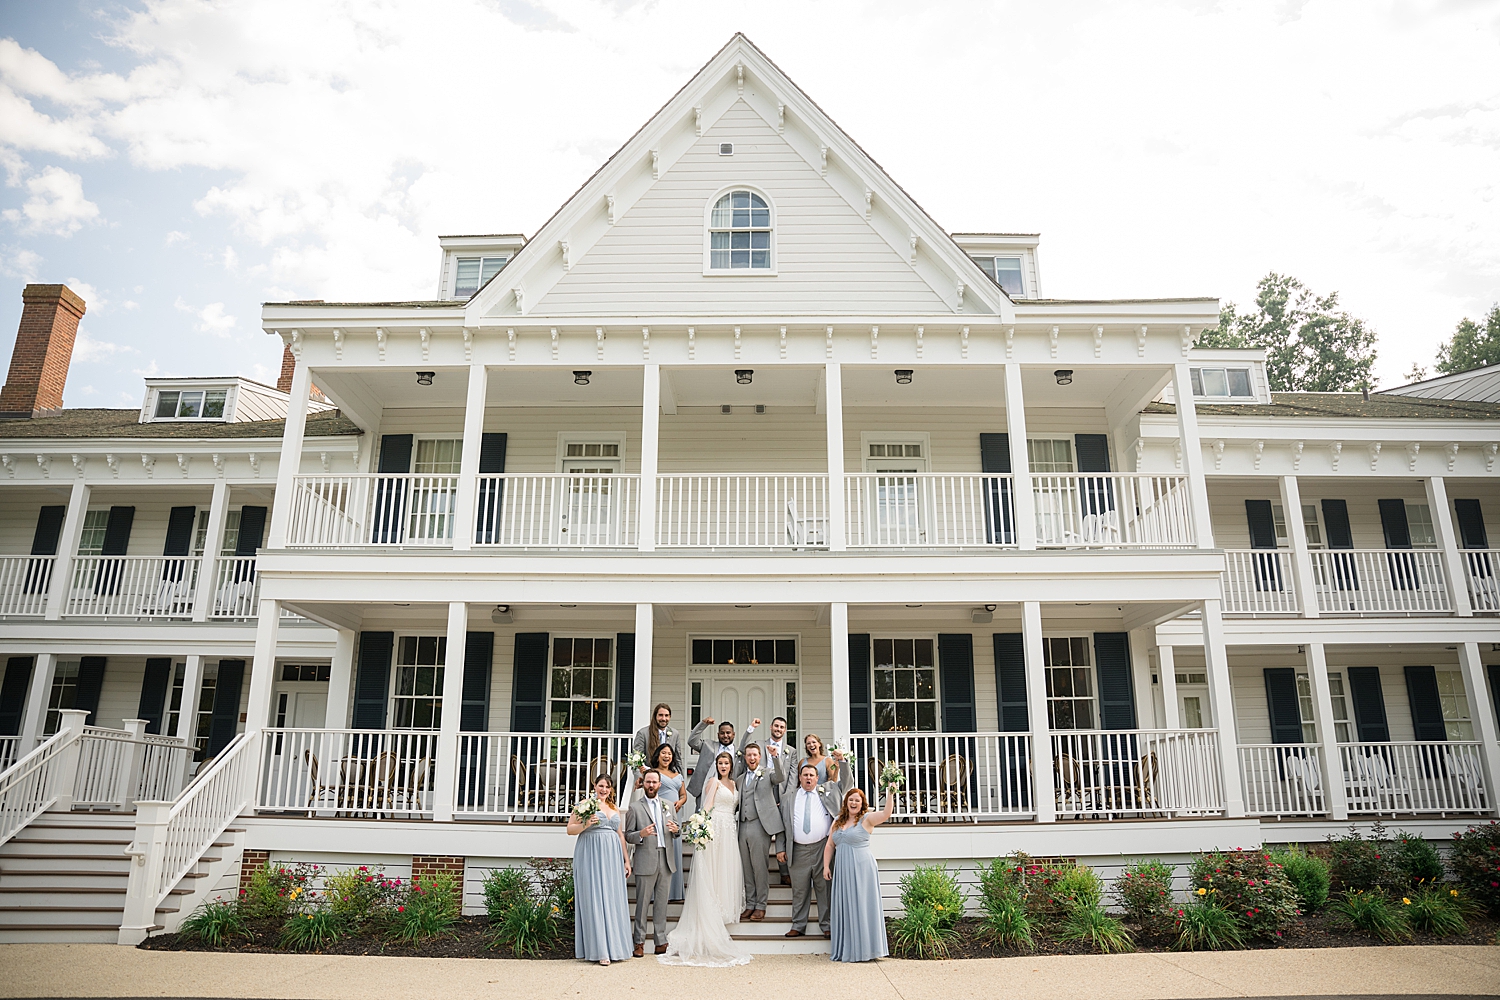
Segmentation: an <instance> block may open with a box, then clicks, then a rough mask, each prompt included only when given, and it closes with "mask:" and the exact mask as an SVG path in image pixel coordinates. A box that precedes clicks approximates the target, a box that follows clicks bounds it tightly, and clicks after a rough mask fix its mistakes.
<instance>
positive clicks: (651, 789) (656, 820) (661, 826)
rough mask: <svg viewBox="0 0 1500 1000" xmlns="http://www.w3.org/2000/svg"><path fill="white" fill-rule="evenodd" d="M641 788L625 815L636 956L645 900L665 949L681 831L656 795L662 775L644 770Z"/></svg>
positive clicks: (655, 936) (659, 949)
mask: <svg viewBox="0 0 1500 1000" xmlns="http://www.w3.org/2000/svg"><path fill="white" fill-rule="evenodd" d="M641 788H642V790H643V791H644V792H645V795H643V796H642V797H641V798H638V799H636V800H635V801H634V802H632V803H631V804H630V812H629V814H628V815H627V816H626V817H625V842H626V843H627V844H634V845H635V853H634V854H633V855H632V856H631V860H630V867H631V869H632V870H633V871H634V872H635V957H636V958H640V957H641V956H642V955H643V954H644V953H645V945H646V902H647V901H648V900H649V901H650V902H651V916H652V918H653V920H654V922H655V925H656V926H655V928H654V930H653V932H652V940H653V941H655V942H656V953H657V954H658V955H661V954H663V953H665V952H666V950H667V891H668V890H669V889H670V888H671V887H672V873H673V872H674V871H676V870H677V869H676V866H675V863H674V862H673V860H672V856H673V849H672V840H673V839H674V838H675V837H677V836H678V834H679V833H681V830H680V829H679V828H678V826H677V821H676V820H674V819H672V806H671V804H670V803H667V802H663V801H662V800H661V799H660V798H658V797H657V794H656V793H657V792H659V791H661V775H660V774H658V773H657V772H655V771H647V772H646V776H645V778H644V779H643V781H642V782H641ZM822 898H823V897H822V896H819V897H818V899H819V900H822Z"/></svg>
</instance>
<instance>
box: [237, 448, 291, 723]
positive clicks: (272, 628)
mask: <svg viewBox="0 0 1500 1000" xmlns="http://www.w3.org/2000/svg"><path fill="white" fill-rule="evenodd" d="M284 459H285V455H283V460H284ZM280 628H281V602H280V601H275V600H272V599H271V598H269V597H262V598H261V599H260V608H259V609H258V617H257V618H256V621H255V659H254V660H252V661H251V663H250V701H249V704H248V705H247V706H246V707H245V735H247V736H248V735H249V734H251V733H255V732H259V731H260V730H262V729H265V728H266V727H267V726H269V725H270V724H271V686H272V684H273V683H274V682H275V680H276V634H277V631H278V630H279V629H280Z"/></svg>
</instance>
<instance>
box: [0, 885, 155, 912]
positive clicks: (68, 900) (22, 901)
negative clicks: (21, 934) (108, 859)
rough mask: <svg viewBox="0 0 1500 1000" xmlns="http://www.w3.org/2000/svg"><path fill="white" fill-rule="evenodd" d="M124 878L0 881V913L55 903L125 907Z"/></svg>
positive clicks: (66, 905)
mask: <svg viewBox="0 0 1500 1000" xmlns="http://www.w3.org/2000/svg"><path fill="white" fill-rule="evenodd" d="M125 885H126V880H125V879H119V880H118V884H116V880H113V879H112V880H110V882H108V883H103V882H95V883H94V884H89V885H71V886H70V885H42V886H10V885H3V884H0V913H5V912H8V911H9V910H12V909H16V910H24V909H27V908H28V907H32V906H59V907H72V908H76V909H79V910H86V909H89V908H91V907H98V906H102V907H106V908H113V909H117V910H123V909H124V908H125Z"/></svg>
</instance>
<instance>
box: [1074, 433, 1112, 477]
mask: <svg viewBox="0 0 1500 1000" xmlns="http://www.w3.org/2000/svg"><path fill="white" fill-rule="evenodd" d="M1073 452H1074V455H1075V457H1076V460H1077V467H1078V471H1079V472H1108V471H1109V435H1108V434H1074V435H1073Z"/></svg>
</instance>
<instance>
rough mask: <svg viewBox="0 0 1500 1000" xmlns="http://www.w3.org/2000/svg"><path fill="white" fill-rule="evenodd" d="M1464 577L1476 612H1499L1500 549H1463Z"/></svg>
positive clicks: (1471, 603) (1470, 601)
mask: <svg viewBox="0 0 1500 1000" xmlns="http://www.w3.org/2000/svg"><path fill="white" fill-rule="evenodd" d="M1459 554H1460V555H1461V556H1463V561H1464V579H1465V581H1466V582H1467V583H1468V586H1469V604H1470V606H1471V607H1473V609H1474V612H1475V613H1476V614H1491V615H1493V614H1500V549H1464V550H1463V551H1462V552H1461V553H1459Z"/></svg>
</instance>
